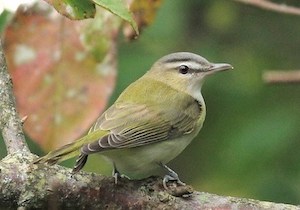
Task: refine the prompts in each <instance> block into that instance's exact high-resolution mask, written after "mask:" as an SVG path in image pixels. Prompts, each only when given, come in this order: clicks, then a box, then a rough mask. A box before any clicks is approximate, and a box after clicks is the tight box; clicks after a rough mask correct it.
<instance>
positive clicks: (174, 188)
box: [160, 163, 194, 197]
mask: <svg viewBox="0 0 300 210" xmlns="http://www.w3.org/2000/svg"><path fill="white" fill-rule="evenodd" d="M160 165H161V166H162V167H163V168H164V169H165V170H166V171H167V172H168V174H167V175H165V176H164V178H163V186H164V188H165V190H167V191H168V192H169V193H170V194H171V195H174V196H177V197H189V196H190V195H191V194H192V193H193V191H194V190H193V188H192V187H191V186H189V185H186V184H185V183H184V182H182V181H181V180H180V179H179V177H178V174H177V173H176V172H175V171H173V170H172V169H170V168H169V167H168V166H166V165H165V164H163V163H160ZM168 183H172V184H171V185H170V184H168Z"/></svg>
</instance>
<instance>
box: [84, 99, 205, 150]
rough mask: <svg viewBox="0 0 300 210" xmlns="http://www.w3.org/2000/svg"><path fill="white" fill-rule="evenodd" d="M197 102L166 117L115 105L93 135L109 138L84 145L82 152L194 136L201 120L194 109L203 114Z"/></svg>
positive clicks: (134, 106) (142, 108) (143, 108)
mask: <svg viewBox="0 0 300 210" xmlns="http://www.w3.org/2000/svg"><path fill="white" fill-rule="evenodd" d="M193 102H194V103H187V107H184V109H182V111H181V110H177V109H176V110H173V113H172V110H168V113H164V112H162V111H156V110H157V109H151V107H150V108H149V107H146V106H145V105H139V104H124V103H122V104H115V105H113V106H112V107H110V108H109V109H108V110H107V111H106V112H105V113H104V114H103V115H102V116H101V117H100V118H99V119H98V120H97V122H96V123H95V124H94V126H93V127H92V128H91V129H90V133H92V132H95V131H97V130H99V129H100V130H106V131H110V132H109V134H108V135H105V136H103V137H102V138H100V139H99V140H98V141H94V142H91V143H89V144H86V145H84V147H83V148H82V150H81V151H82V152H83V153H85V154H90V153H94V152H101V151H105V150H111V149H117V148H132V147H138V146H141V145H146V144H152V143H156V142H160V141H163V140H167V139H173V138H176V137H178V136H182V135H184V134H187V133H190V132H192V131H193V130H194V128H195V125H196V123H197V119H198V116H197V114H196V115H195V112H192V109H197V110H199V107H198V104H197V103H196V102H195V101H193ZM170 109H171V108H170ZM200 111H201V110H199V114H200ZM167 114H168V115H167Z"/></svg>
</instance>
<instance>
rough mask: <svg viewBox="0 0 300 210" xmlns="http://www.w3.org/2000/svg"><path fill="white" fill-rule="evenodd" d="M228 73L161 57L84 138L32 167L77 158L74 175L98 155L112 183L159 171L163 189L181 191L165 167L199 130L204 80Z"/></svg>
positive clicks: (198, 60)
mask: <svg viewBox="0 0 300 210" xmlns="http://www.w3.org/2000/svg"><path fill="white" fill-rule="evenodd" d="M227 69H232V66H231V65H230V64H226V63H210V62H209V61H207V60H206V59H205V58H203V57H201V56H199V55H196V54H193V53H189V52H177V53H172V54H169V55H166V56H164V57H162V58H161V59H159V60H158V61H157V62H155V63H154V65H153V66H152V67H151V69H150V70H149V71H148V72H147V73H146V74H145V75H143V76H142V77H141V78H140V79H138V80H137V81H135V82H134V83H132V84H131V85H129V86H128V87H127V88H126V89H125V90H124V91H123V93H121V95H120V96H119V98H118V99H117V100H116V102H115V103H114V104H113V105H112V106H111V107H109V108H108V109H107V110H106V111H105V112H104V113H103V114H102V115H101V116H100V117H99V118H98V119H97V121H96V122H95V123H94V125H93V126H92V127H91V128H90V130H89V132H88V134H87V135H86V136H84V137H82V138H80V139H78V140H76V141H74V142H73V143H70V144H67V145H65V146H63V147H61V148H59V149H57V150H54V151H51V152H49V153H48V154H47V155H45V156H44V157H41V158H39V159H37V160H36V161H35V163H49V164H55V163H57V162H60V161H63V160H66V159H69V158H71V157H74V156H78V155H79V157H78V159H77V161H76V164H75V166H74V169H73V171H74V172H78V171H79V170H80V169H82V167H83V166H84V165H85V163H86V161H87V159H88V155H90V154H93V153H100V154H101V155H103V156H104V157H105V158H106V159H108V160H109V161H111V163H112V165H113V167H114V170H113V175H114V177H115V181H116V182H117V178H118V177H120V175H121V174H120V173H122V174H124V175H126V176H127V177H129V178H131V179H140V178H146V177H148V176H150V175H154V174H153V173H154V172H153V171H154V170H155V169H156V168H158V167H163V168H164V169H166V171H167V175H166V176H165V177H164V179H163V185H164V187H165V188H167V184H166V183H167V182H168V181H170V180H173V181H177V183H179V184H182V185H183V184H184V183H183V182H181V181H180V180H179V178H178V175H177V174H176V173H175V172H174V171H173V170H171V169H170V168H168V167H167V166H166V165H165V164H167V163H168V162H169V161H170V160H172V159H173V158H175V157H176V156H177V155H178V154H180V153H181V152H182V151H183V150H184V149H185V148H186V146H187V145H189V144H190V143H191V141H192V139H193V138H194V137H195V136H196V135H197V134H198V132H199V131H200V129H201V127H202V125H203V122H204V119H205V114H206V109H205V103H204V100H203V97H202V95H201V92H200V91H201V86H202V84H203V81H204V79H205V77H206V76H208V75H211V74H213V73H215V72H219V71H223V70H227Z"/></svg>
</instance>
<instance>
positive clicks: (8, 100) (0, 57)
mask: <svg viewBox="0 0 300 210" xmlns="http://www.w3.org/2000/svg"><path fill="white" fill-rule="evenodd" d="M0 129H1V131H2V136H3V140H4V142H5V145H6V149H7V153H8V154H12V153H16V152H21V153H24V154H25V153H29V149H28V147H27V144H26V142H25V138H24V134H23V131H22V123H21V120H20V118H19V116H18V113H17V111H16V106H15V97H14V95H13V91H12V81H11V78H10V76H9V74H8V70H7V65H6V61H5V56H4V52H3V49H2V44H1V39H0Z"/></svg>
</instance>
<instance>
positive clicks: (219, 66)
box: [206, 63, 233, 74]
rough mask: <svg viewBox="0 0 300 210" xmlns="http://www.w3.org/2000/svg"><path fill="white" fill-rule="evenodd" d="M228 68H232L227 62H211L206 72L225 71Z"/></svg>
mask: <svg viewBox="0 0 300 210" xmlns="http://www.w3.org/2000/svg"><path fill="white" fill-rule="evenodd" d="M230 69H233V67H232V66H231V65H230V64H228V63H213V64H212V65H211V67H210V68H209V69H208V70H207V72H206V73H207V74H213V73H215V72H219V71H225V70H230Z"/></svg>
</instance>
